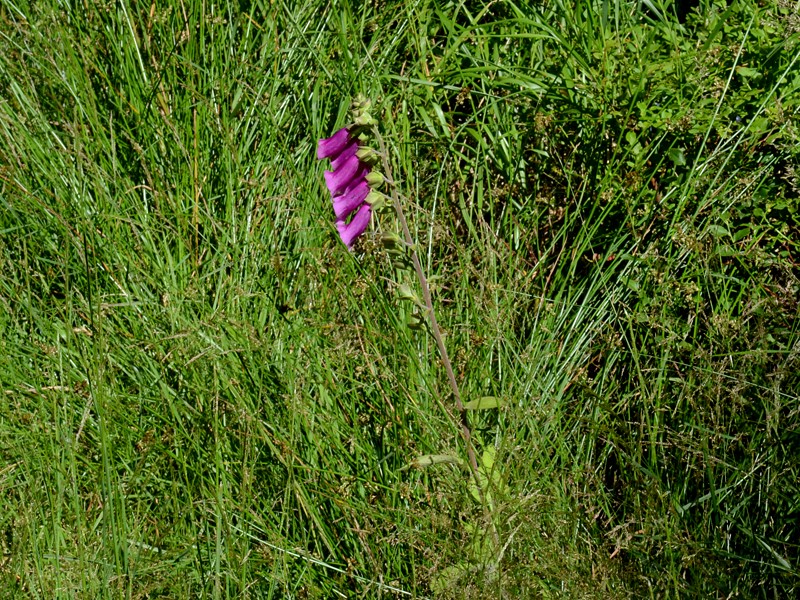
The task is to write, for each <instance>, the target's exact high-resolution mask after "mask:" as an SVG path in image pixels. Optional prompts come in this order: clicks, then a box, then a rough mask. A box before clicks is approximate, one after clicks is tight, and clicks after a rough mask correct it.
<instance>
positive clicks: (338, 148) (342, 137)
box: [317, 127, 350, 160]
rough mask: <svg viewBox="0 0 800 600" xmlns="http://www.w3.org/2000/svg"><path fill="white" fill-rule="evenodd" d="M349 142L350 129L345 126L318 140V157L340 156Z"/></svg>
mask: <svg viewBox="0 0 800 600" xmlns="http://www.w3.org/2000/svg"><path fill="white" fill-rule="evenodd" d="M349 142H350V130H349V128H347V127H344V128H342V129H340V130H339V131H337V132H336V133H334V134H333V135H332V136H331V137H329V138H326V139H324V140H320V141H319V142H317V158H318V159H320V160H322V159H323V158H330V157H335V156H338V155H339V154H341V152H342V150H343V149H344V148H345V146H347V144H348V143H349Z"/></svg>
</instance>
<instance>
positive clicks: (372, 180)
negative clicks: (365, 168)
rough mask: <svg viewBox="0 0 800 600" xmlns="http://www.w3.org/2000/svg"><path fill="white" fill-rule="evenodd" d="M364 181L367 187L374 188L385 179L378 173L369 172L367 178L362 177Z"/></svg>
mask: <svg viewBox="0 0 800 600" xmlns="http://www.w3.org/2000/svg"><path fill="white" fill-rule="evenodd" d="M364 180H365V181H366V182H367V185H369V187H371V188H376V187H379V186H380V185H381V184H382V183H383V182H384V181H386V178H385V177H384V176H383V173H378V171H370V172H369V173H367V176H366V177H364Z"/></svg>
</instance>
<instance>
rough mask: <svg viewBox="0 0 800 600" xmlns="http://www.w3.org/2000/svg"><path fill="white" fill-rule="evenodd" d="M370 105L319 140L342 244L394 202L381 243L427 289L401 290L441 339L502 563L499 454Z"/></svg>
mask: <svg viewBox="0 0 800 600" xmlns="http://www.w3.org/2000/svg"><path fill="white" fill-rule="evenodd" d="M369 105H370V103H369V101H368V100H364V99H357V100H356V101H355V102H354V103H353V113H354V116H355V120H354V124H353V125H350V126H347V127H344V128H342V129H340V130H339V131H337V132H336V133H334V134H333V135H332V136H331V137H329V138H326V139H322V140H319V142H318V145H317V158H319V159H324V158H329V159H330V160H331V170H330V171H325V184H326V186H327V188H328V191H329V192H330V194H331V199H332V201H333V211H334V215H335V216H336V228H337V230H338V231H339V236H340V237H341V239H342V242H344V244H345V245H346V246H347V247H348V248H352V246H353V244H354V243H355V240H356V239H357V238H358V237H359V236H360V235H361V234H362V233H364V231H365V230H366V228H367V226H368V225H369V222H370V218H371V215H372V212H373V210H379V209H381V208H383V207H384V206H386V205H387V204H393V205H394V207H395V211H396V214H397V221H398V222H399V224H400V235H397V234H395V233H384V234H383V236H382V240H381V241H382V243H383V246H384V247H385V248H386V250H387V252H388V253H389V255H390V256H391V257H392V264H393V265H394V266H395V267H398V268H402V269H405V267H406V265H408V263H409V262H410V263H411V265H412V266H413V268H414V271H415V273H416V275H417V280H418V281H419V286H420V289H421V290H422V299H420V298H418V297H417V295H416V294H415V293H414V292H413V291H412V290H411V288H410V287H409V286H408V285H407V284H401V285H398V286H397V287H398V294H399V297H400V299H401V300H407V301H411V302H412V303H413V304H414V305H415V307H416V308H415V310H417V309H419V310H421V311H422V312H423V313H424V315H425V317H426V318H427V321H428V325H429V331H430V333H431V335H432V336H433V338H434V340H435V341H436V346H437V348H438V350H439V355H440V357H441V359H442V364H443V365H444V368H445V371H446V373H447V379H448V381H449V383H450V388H451V390H452V392H453V399H454V402H455V405H456V409H457V411H458V420H457V427H458V428H459V430H460V433H461V437H462V439H463V441H464V445H465V446H466V454H467V465H468V470H469V471H470V472H471V474H472V479H473V480H474V486H473V487H472V489H473V490H475V492H476V497H478V498H479V499H480V501H481V504H482V505H483V508H484V514H485V516H486V517H487V520H488V522H489V524H490V526H491V534H492V541H493V542H494V548H495V550H496V551H495V552H494V554H495V555H496V557H495V558H496V561H495V566H496V563H497V562H498V561H499V558H500V555H501V554H502V552H501V551H500V543H499V536H498V533H497V529H496V528H495V526H494V522H493V520H492V518H491V515H490V514H489V513H490V512H491V506H490V504H491V503H492V502H491V499H490V497H489V496H490V494H489V489H488V480H489V477H488V475H487V469H489V470H490V469H491V465H490V464H489V463H490V462H491V461H493V458H492V459H491V460H489V459H487V454H491V456H492V457H493V456H494V454H493V452H492V453H489V452H487V453H484V457H483V460H482V463H483V466H481V465H479V464H478V458H477V456H476V454H475V447H474V441H473V436H472V429H471V428H470V425H469V420H468V418H467V408H468V407H467V406H465V404H464V402H463V401H462V399H461V393H460V391H459V386H458V382H457V381H456V376H455V373H454V371H453V366H452V364H451V362H450V358H449V355H448V353H447V347H446V346H445V344H444V336H443V335H442V332H441V329H440V328H439V325H438V323H437V320H436V313H435V312H434V308H433V299H432V297H431V291H430V286H429V284H428V280H427V278H426V277H425V272H424V271H423V269H422V264H421V262H420V259H419V256H418V254H417V251H416V249H415V248H416V245H415V244H414V240H413V238H412V236H411V231H410V229H409V227H408V222H407V220H406V217H405V214H404V213H403V209H402V203H401V202H400V194H399V192H398V189H397V186H396V184H395V182H394V180H393V178H392V167H391V164H390V162H389V158H388V153H387V149H386V144H385V143H384V141H383V138H382V137H381V135H380V132H379V131H378V128H377V122H376V121H375V120H374V119H373V118H372V117H371V116H370V114H369ZM367 130H368V131H369V132H370V133H371V134H372V137H373V138H374V139H375V141H376V142H377V144H378V151H375V150H373V149H372V148H370V147H368V146H367V145H366V144H365V140H366V139H367V138H366V131H367ZM378 161H380V163H381V166H382V170H383V173H380V172H377V171H375V170H374V165H375V164H376V163H377V162H378ZM384 182H386V183H388V185H389V188H390V190H391V197H390V198H387V197H385V196H384V195H383V194H381V193H380V192H378V191H377V190H375V189H373V188H375V187H377V186H379V185H381V184H382V183H384ZM407 324H408V325H409V327H411V328H412V329H417V328H420V327H421V325H422V322H421V320H420V319H419V317H417V316H416V315H414V314H412V315H411V316H410V319H409V321H408V322H407ZM470 404H473V403H470ZM492 450H493V448H492ZM446 458H448V457H447V456H446V455H435V456H427V457H421V459H418V461H416V462H417V464H420V465H421V464H434V463H436V462H439V461H442V460H443V459H446ZM458 462H460V461H458Z"/></svg>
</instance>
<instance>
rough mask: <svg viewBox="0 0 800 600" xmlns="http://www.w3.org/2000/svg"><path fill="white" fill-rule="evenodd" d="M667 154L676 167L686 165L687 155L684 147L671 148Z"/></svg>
mask: <svg viewBox="0 0 800 600" xmlns="http://www.w3.org/2000/svg"><path fill="white" fill-rule="evenodd" d="M667 156H668V157H669V159H670V160H671V161H672V162H673V164H674V165H675V166H676V167H683V166H684V165H686V155H685V154H684V153H683V149H682V148H670V149H669V150H668V151H667Z"/></svg>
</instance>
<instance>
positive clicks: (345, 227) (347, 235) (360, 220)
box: [336, 204, 372, 248]
mask: <svg viewBox="0 0 800 600" xmlns="http://www.w3.org/2000/svg"><path fill="white" fill-rule="evenodd" d="M371 215H372V207H371V206H370V205H369V204H362V205H361V208H359V209H358V212H357V213H356V214H355V216H354V217H353V218H352V220H351V221H350V222H349V223H345V222H344V220H342V219H339V220H338V221H336V229H338V230H339V237H340V238H342V241H343V242H344V245H345V246H347V247H348V248H352V247H353V242H355V241H356V238H357V237H358V236H360V235H361V234H362V233H364V230H366V228H367V225H369V219H370V216H371Z"/></svg>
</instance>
